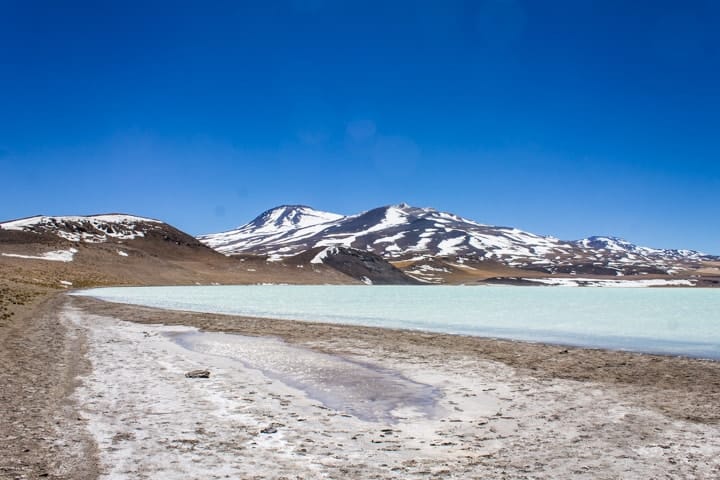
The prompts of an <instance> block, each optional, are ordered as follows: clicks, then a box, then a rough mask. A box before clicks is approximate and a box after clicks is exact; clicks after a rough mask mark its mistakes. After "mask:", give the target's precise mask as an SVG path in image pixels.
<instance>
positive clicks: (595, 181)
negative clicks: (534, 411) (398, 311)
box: [0, 0, 720, 253]
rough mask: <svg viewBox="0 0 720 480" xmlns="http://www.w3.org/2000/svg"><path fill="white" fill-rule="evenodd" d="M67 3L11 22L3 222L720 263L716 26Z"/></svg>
mask: <svg viewBox="0 0 720 480" xmlns="http://www.w3.org/2000/svg"><path fill="white" fill-rule="evenodd" d="M62 3H63V5H62V6H61V5H60V2H37V1H32V0H25V1H4V2H2V4H1V7H2V14H1V15H0V168H1V171H2V183H1V184H0V185H2V187H1V188H0V219H10V218H16V217H22V216H28V215H34V214H38V213H43V214H48V215H63V214H91V213H99V212H128V213H134V214H138V215H146V216H151V217H156V218H160V219H163V220H166V221H168V222H169V223H172V224H173V225H175V226H177V227H179V228H181V229H183V230H186V231H188V232H190V233H193V234H200V233H208V232H215V231H221V230H227V229H229V228H232V227H234V226H237V225H239V224H242V223H245V222H246V221H249V220H251V219H252V218H253V217H254V216H255V215H257V214H259V213H260V212H261V211H263V210H265V209H267V208H270V207H273V206H276V205H279V204H284V203H300V204H307V205H311V206H313V207H315V208H318V209H323V210H329V211H334V212H338V213H344V214H350V213H357V212H359V211H361V210H366V209H369V208H373V207H375V206H379V205H384V204H392V203H399V202H407V203H410V204H413V205H417V206H433V207H436V208H438V209H442V210H447V211H451V212H454V213H457V214H460V215H463V216H466V217H469V218H472V219H474V220H477V221H481V222H484V223H491V224H501V225H512V226H517V227H519V228H523V229H526V230H529V231H532V232H535V233H541V234H548V235H554V236H557V237H560V238H563V239H575V238H580V237H583V236H587V235H592V234H614V235H618V236H622V237H625V238H627V239H628V240H631V241H634V242H636V243H641V244H646V245H650V246H658V247H668V248H695V249H701V250H704V251H708V252H710V253H720V222H718V220H717V217H718V210H719V209H718V204H719V202H718V201H719V198H720V197H719V196H718V194H719V193H720V162H719V161H718V160H719V159H720V146H719V139H720V87H718V85H720V33H719V32H718V29H717V25H718V23H719V21H720V2H715V1H676V2H664V1H647V2H644V1H632V2H627V1H612V0H607V1H591V0H572V1H561V0H555V1H552V0H551V1H523V0H515V1H512V0H488V1H484V0H478V1H474V0H473V1H452V0H445V1H437V2H427V1H413V2H400V1H397V2H386V1H384V2H375V1H363V2H359V1H358V2H355V1H323V0H295V1H289V2H250V1H248V2H184V1H179V2H178V1H173V2H158V1H144V2H133V1H124V2H119V1H118V2H110V1H107V2H105V1H101V2H98V1H92V2H73V1H68V2H62ZM207 3H212V5H207Z"/></svg>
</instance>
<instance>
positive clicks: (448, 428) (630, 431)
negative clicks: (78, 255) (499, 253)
mask: <svg viewBox="0 0 720 480" xmlns="http://www.w3.org/2000/svg"><path fill="white" fill-rule="evenodd" d="M34 312H35V313H34V314H33V315H31V316H30V317H27V318H26V319H25V320H24V322H15V323H14V325H15V327H13V328H14V329H13V330H7V332H8V333H10V334H11V337H6V338H4V339H2V340H3V341H4V342H5V343H4V345H14V346H13V347H12V348H13V349H14V350H13V352H14V354H15V356H16V358H14V359H13V358H12V355H11V354H9V353H8V352H10V350H7V351H4V353H3V357H2V359H3V365H6V364H7V365H11V366H14V367H15V368H17V372H18V373H17V375H16V376H14V377H13V376H12V375H6V377H4V379H3V380H6V381H7V382H9V384H10V385H11V387H12V388H10V389H9V390H5V391H4V393H3V397H2V399H3V403H4V404H5V403H7V404H8V405H11V406H13V407H15V408H13V409H11V410H12V411H13V412H14V413H12V414H11V415H10V416H9V417H8V418H5V419H4V420H3V423H2V424H0V425H1V426H2V430H1V431H0V438H2V439H3V445H2V446H3V448H12V449H13V450H12V452H13V455H14V456H13V457H12V458H11V456H10V455H6V454H3V455H4V456H3V457H0V460H2V462H1V463H0V467H1V468H4V470H0V477H2V478H5V477H7V478H36V477H37V476H39V474H40V473H43V474H46V475H48V477H47V478H81V479H82V478H88V479H89V478H95V477H96V474H98V475H99V476H100V478H195V477H199V476H202V477H203V478H277V479H280V478H292V479H297V478H374V479H386V478H388V479H389V478H398V479H400V478H403V479H416V478H417V479H419V478H423V479H429V478H570V477H572V478H588V479H590V478H592V479H596V478H608V479H610V478H718V477H720V422H719V420H720V363H718V362H712V361H703V360H696V359H685V358H677V357H663V356H653V355H643V354H634V353H623V352H611V351H603V350H588V349H574V348H566V347H558V346H552V345H538V344H531V343H523V342H510V341H501V340H493V339H483V338H475V337H463V336H454V335H442V334H430V333H423V332H416V331H403V330H389V329H377V328H366V327H356V326H342V325H331V324H322V323H309V322H293V321H285V320H271V319H258V318H241V317H232V316H225V315H211V314H198V313H185V312H171V311H164V310H158V309H152V308H145V307H136V306H128V305H120V304H112V303H106V302H101V301H98V300H94V299H89V298H82V297H66V296H56V297H54V298H51V299H50V300H47V301H46V302H45V303H42V304H40V305H39V306H38V307H37V308H36V309H35V311H34ZM198 328H199V329H202V331H206V332H226V333H233V334H237V335H242V336H243V337H242V338H241V337H238V338H239V340H238V341H237V342H234V341H232V342H230V341H228V340H227V339H226V338H225V337H222V338H213V337H203V338H206V339H207V341H208V342H210V343H208V345H210V346H206V348H201V346H198V345H194V346H190V345H182V342H178V341H176V340H177V335H196V333H194V332H197V329H198ZM199 335H202V334H199ZM247 337H260V338H255V339H254V340H253V339H252V338H247ZM268 337H269V339H268ZM10 338H11V340H8V339H10ZM268 341H269V342H272V348H273V349H275V351H276V352H278V353H277V355H274V356H270V357H268V356H262V355H260V354H261V353H262V352H266V351H267V350H268V348H267V345H269V344H265V343H263V342H268ZM218 342H219V343H218ZM223 342H225V343H223ZM258 342H259V343H258ZM218 345H221V346H223V345H230V346H229V347H222V348H230V350H228V351H219V350H217V349H218V348H220V347H218ZM187 347H191V348H187ZM242 351H245V352H246V353H247V354H246V355H243V354H242ZM319 354H322V355H328V357H322V359H323V361H322V362H319V363H320V365H319V366H317V369H319V370H318V372H319V373H318V372H314V371H313V368H315V367H313V365H314V364H315V363H317V362H314V361H313V362H310V361H305V360H307V359H315V358H318V357H314V356H313V355H319ZM243 359H244V361H243ZM293 359H298V362H293ZM302 359H305V360H302ZM300 360H302V361H300ZM8 362H13V363H8ZM295 363H297V364H299V365H306V366H305V367H303V369H302V371H298V372H297V376H298V378H305V379H308V378H309V379H310V380H312V381H316V380H317V379H320V380H317V382H319V383H317V382H316V384H313V385H315V386H316V387H317V389H319V388H321V387H324V386H327V387H328V388H331V389H332V385H333V382H334V379H337V384H338V385H342V384H345V385H348V384H349V385H351V386H352V385H353V382H352V378H348V377H354V376H355V375H356V372H357V370H353V368H354V367H353V366H352V365H359V366H363V367H367V368H369V369H370V370H375V371H382V372H385V373H387V374H388V375H390V376H391V378H402V379H403V382H404V381H407V382H410V383H408V384H407V385H411V386H412V385H417V386H418V388H420V390H418V391H421V392H428V391H429V392H436V393H437V396H436V397H434V400H433V401H434V403H432V408H419V407H418V405H417V404H416V403H413V402H409V403H407V404H402V402H400V403H397V402H396V403H392V402H390V403H387V404H384V403H383V404H381V408H384V409H385V410H384V411H386V413H387V414H388V415H387V416H383V415H378V416H376V417H375V418H369V417H366V418H364V419H363V418H359V417H361V416H362V415H358V414H357V411H355V412H354V411H353V410H352V408H343V404H342V402H341V403H336V404H333V405H332V406H328V405H327V401H325V402H324V401H323V400H324V399H323V397H322V395H320V394H318V393H317V392H314V391H313V390H312V388H308V387H307V385H305V384H302V382H301V383H295V384H293V382H292V381H291V380H289V378H290V377H291V374H292V370H291V367H292V365H293V364H295ZM90 366H92V368H90ZM198 368H203V369H204V368H207V369H209V370H210V371H211V376H210V378H209V379H188V378H185V375H184V374H185V372H187V371H189V370H193V369H198ZM273 368H274V369H276V370H272V369H273ZM272 371H276V373H277V371H279V372H280V373H281V374H282V375H272V374H269V372H272ZM363 371H364V370H363ZM308 372H309V373H308ZM328 372H329V373H328ZM366 373H367V372H366ZM74 375H79V376H80V381H79V382H78V381H76V380H74ZM333 375H335V376H333ZM368 375H369V374H368ZM369 378H370V380H369V381H371V382H374V381H375V380H373V379H372V377H369ZM377 381H380V382H382V381H385V380H377ZM13 385H14V386H13ZM318 385H319V387H318ZM403 385H405V384H403ZM21 386H22V388H20V387H21ZM16 387H17V388H16ZM424 387H428V388H430V390H422V388H424ZM387 389H388V390H391V389H392V387H387ZM358 392H360V393H358ZM363 392H366V393H367V394H368V395H370V394H372V393H373V390H372V389H371V388H368V389H363V388H356V389H355V390H353V391H352V396H351V397H348V398H350V400H348V399H345V400H343V401H344V402H358V401H361V400H362V399H361V398H360V399H359V398H357V397H358V395H360V396H362V394H363ZM433 394H434V393H433ZM374 395H377V392H375V394H374ZM325 400H326V399H325ZM58 405H60V406H63V408H62V409H60V410H58V409H57V408H55V407H57V406H58ZM349 406H352V405H349ZM19 408H25V409H26V410H25V411H19V410H18V409H19ZM16 410H17V411H16ZM353 413H355V415H353ZM58 422H59V423H58ZM25 450H29V451H25ZM85 459H87V460H85ZM13 462H14V463H13ZM21 464H23V465H24V466H23V465H21ZM96 467H97V468H96ZM12 468H14V469H15V470H12ZM23 468H24V470H23ZM13 475H14V476H13Z"/></svg>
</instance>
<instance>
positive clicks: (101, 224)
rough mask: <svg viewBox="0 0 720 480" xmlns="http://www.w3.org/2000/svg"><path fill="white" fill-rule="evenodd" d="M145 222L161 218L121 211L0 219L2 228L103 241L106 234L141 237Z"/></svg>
mask: <svg viewBox="0 0 720 480" xmlns="http://www.w3.org/2000/svg"><path fill="white" fill-rule="evenodd" d="M146 224H152V225H153V227H152V228H154V227H155V226H156V225H161V224H163V222H161V221H159V220H155V219H152V218H145V217H138V216H134V215H124V214H102V215H88V216H77V215H73V216H58V217H51V216H45V215H37V216H34V217H28V218H21V219H18V220H11V221H9V222H4V223H0V229H2V230H16V231H29V232H33V231H35V232H37V231H46V232H50V233H54V234H55V235H57V236H59V237H61V238H64V239H65V240H68V241H71V242H87V243H103V242H106V241H107V240H108V238H109V237H111V238H116V239H119V240H132V239H134V238H137V237H144V236H145V232H144V231H143V228H147V226H146Z"/></svg>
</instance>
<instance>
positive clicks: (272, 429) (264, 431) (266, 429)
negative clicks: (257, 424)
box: [260, 425, 277, 434]
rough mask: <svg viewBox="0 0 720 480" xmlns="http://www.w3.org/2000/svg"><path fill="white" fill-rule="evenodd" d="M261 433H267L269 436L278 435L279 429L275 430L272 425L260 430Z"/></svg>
mask: <svg viewBox="0 0 720 480" xmlns="http://www.w3.org/2000/svg"><path fill="white" fill-rule="evenodd" d="M260 433H267V434H270V433H277V428H275V427H274V426H272V425H270V426H269V427H265V428H263V429H262V430H260Z"/></svg>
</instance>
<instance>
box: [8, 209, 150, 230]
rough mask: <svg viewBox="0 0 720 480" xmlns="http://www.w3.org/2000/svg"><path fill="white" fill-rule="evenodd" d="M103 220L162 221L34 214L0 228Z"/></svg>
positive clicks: (114, 216) (16, 228) (130, 216)
mask: <svg viewBox="0 0 720 480" xmlns="http://www.w3.org/2000/svg"><path fill="white" fill-rule="evenodd" d="M87 221H89V222H91V223H96V222H105V223H122V224H134V223H141V222H146V223H163V222H161V221H160V220H155V219H153V218H146V217H137V216H135V215H124V214H116V213H111V214H101V215H85V216H83V215H64V216H47V215H35V216H33V217H26V218H20V219H17V220H9V221H7V222H1V223H0V228H2V229H4V230H26V229H28V228H31V227H34V226H37V225H52V224H58V223H65V222H71V223H82V222H87Z"/></svg>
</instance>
